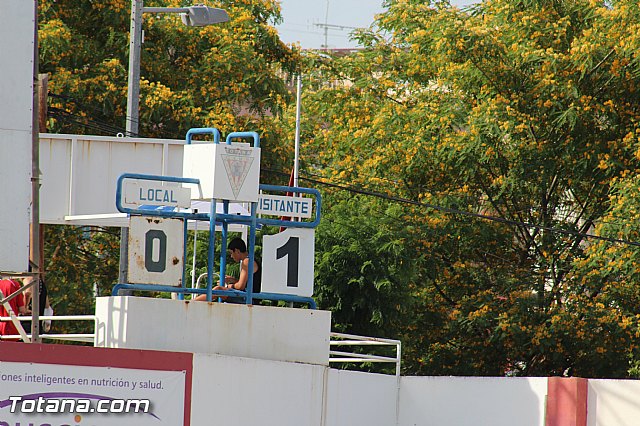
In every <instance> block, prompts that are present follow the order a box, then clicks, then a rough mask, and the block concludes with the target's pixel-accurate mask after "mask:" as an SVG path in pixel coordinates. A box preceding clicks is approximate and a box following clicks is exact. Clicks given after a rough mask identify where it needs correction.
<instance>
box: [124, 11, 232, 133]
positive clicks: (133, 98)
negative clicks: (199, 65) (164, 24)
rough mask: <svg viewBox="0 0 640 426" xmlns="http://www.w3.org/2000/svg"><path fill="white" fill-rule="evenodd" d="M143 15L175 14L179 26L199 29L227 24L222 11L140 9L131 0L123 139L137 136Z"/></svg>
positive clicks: (226, 16)
mask: <svg viewBox="0 0 640 426" xmlns="http://www.w3.org/2000/svg"><path fill="white" fill-rule="evenodd" d="M143 13H179V14H180V15H181V18H182V23H183V24H185V25H187V26H190V27H203V26H206V25H213V24H219V23H222V22H227V21H228V20H229V14H227V12H226V11H225V10H224V9H217V8H213V7H208V6H203V5H197V6H190V7H144V0H131V28H130V30H129V82H128V86H127V123H126V129H127V136H133V135H137V134H138V111H139V106H140V100H139V99H138V98H139V97H140V51H141V48H142V14H143Z"/></svg>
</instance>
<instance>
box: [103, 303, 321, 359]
mask: <svg viewBox="0 0 640 426" xmlns="http://www.w3.org/2000/svg"><path fill="white" fill-rule="evenodd" d="M96 316H97V317H98V326H97V328H96V346H98V347H108V348H129V349H154V350H168V351H181V352H195V353H207V354H221V355H230V356H239V357H245V358H257V359H266V360H274V361H291V362H302V363H309V364H318V365H328V364H329V334H330V331H331V313H330V312H327V311H319V310H310V309H296V308H278V307H270V306H247V305H234V304H228V303H206V302H186V301H179V300H170V299H153V298H147V297H131V296H112V297H99V298H97V299H96Z"/></svg>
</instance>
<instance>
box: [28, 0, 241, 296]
mask: <svg viewBox="0 0 640 426" xmlns="http://www.w3.org/2000/svg"><path fill="white" fill-rule="evenodd" d="M143 13H179V14H180V16H181V18H182V23H183V24H185V25H187V26H189V27H203V26H206V25H212V24H219V23H222V22H227V21H228V20H229V14H228V13H227V11H226V10H224V9H217V8H213V7H207V6H204V5H197V6H190V7H144V0H131V28H130V30H129V81H128V84H127V122H126V130H127V132H126V133H127V136H137V135H138V116H139V107H140V100H139V99H138V98H139V97H140V51H141V50H142V14H143ZM128 240H129V228H126V227H123V228H121V229H120V268H119V269H120V270H119V273H118V282H120V283H125V282H127V263H128V256H129V254H128V250H127V245H128ZM35 294H37V293H35Z"/></svg>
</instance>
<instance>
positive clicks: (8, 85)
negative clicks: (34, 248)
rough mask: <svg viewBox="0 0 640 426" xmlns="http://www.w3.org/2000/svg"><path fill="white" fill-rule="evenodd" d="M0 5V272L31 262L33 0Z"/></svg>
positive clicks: (8, 0)
mask: <svg viewBox="0 0 640 426" xmlns="http://www.w3.org/2000/svg"><path fill="white" fill-rule="evenodd" d="M1 4H2V5H1V6H0V57H1V58H2V61H0V76H1V78H0V102H1V103H2V106H3V108H2V113H0V159H2V167H0V182H2V189H1V190H0V195H1V196H2V208H0V241H2V243H1V244H0V271H6V272H25V271H26V270H27V268H28V264H29V213H30V211H29V205H30V202H31V182H30V178H31V145H32V133H31V127H32V120H33V112H32V108H33V58H34V28H35V23H34V16H35V15H34V13H35V2H33V1H24V0H2V3H1Z"/></svg>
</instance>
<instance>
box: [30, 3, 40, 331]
mask: <svg viewBox="0 0 640 426" xmlns="http://www.w3.org/2000/svg"><path fill="white" fill-rule="evenodd" d="M34 3H35V12H34V18H33V19H34V31H33V40H34V42H33V44H34V47H33V87H34V90H33V118H32V122H31V134H32V140H31V202H32V204H31V241H30V243H31V262H33V265H32V268H34V269H35V271H34V272H36V274H35V276H34V280H35V285H34V286H33V290H32V293H31V294H32V302H31V309H32V319H31V341H32V342H33V343H40V321H39V316H40V268H39V265H40V132H39V130H40V126H39V122H40V116H39V115H40V114H39V108H38V105H39V103H40V99H39V98H40V97H39V93H38V92H39V91H38V81H37V78H38V68H39V66H40V65H39V60H38V0H34Z"/></svg>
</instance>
